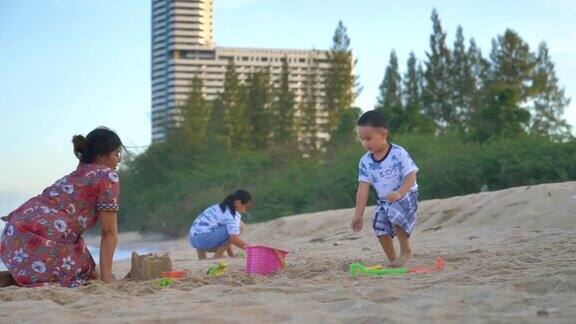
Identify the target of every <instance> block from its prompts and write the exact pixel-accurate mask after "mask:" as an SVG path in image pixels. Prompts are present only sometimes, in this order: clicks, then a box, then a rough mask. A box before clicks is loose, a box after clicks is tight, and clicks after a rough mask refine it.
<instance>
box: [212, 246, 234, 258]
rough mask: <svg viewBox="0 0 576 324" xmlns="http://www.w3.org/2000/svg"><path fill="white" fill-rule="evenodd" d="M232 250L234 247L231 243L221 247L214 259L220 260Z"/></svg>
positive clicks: (215, 253)
mask: <svg viewBox="0 0 576 324" xmlns="http://www.w3.org/2000/svg"><path fill="white" fill-rule="evenodd" d="M229 248H230V249H231V248H232V246H231V244H230V243H226V244H224V245H223V246H221V247H219V248H218V249H217V250H216V252H214V256H213V257H212V258H213V259H220V258H222V257H224V252H226V251H227V250H228V249H229Z"/></svg>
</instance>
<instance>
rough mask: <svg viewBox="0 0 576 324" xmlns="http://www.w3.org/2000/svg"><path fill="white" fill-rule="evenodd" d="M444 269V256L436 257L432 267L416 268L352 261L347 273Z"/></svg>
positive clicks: (379, 273) (391, 273)
mask: <svg viewBox="0 0 576 324" xmlns="http://www.w3.org/2000/svg"><path fill="white" fill-rule="evenodd" d="M442 270H444V258H442V257H439V258H437V259H436V264H435V266H434V267H416V268H384V267H383V266H381V265H374V266H365V265H363V264H362V263H356V262H355V263H352V264H350V268H349V269H348V274H349V275H351V276H356V275H360V274H363V275H369V276H385V275H400V274H407V273H433V272H439V271H442Z"/></svg>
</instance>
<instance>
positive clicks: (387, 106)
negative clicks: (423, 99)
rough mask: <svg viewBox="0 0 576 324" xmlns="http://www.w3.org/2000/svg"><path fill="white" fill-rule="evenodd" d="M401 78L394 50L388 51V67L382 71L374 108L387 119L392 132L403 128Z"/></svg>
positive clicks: (404, 120)
mask: <svg viewBox="0 0 576 324" xmlns="http://www.w3.org/2000/svg"><path fill="white" fill-rule="evenodd" d="M401 85H402V80H401V77H400V72H398V58H397V57H396V52H395V51H394V50H392V51H391V52H390V60H389V61H388V67H386V71H385V73H384V80H382V83H381V84H380V94H379V96H378V99H377V103H376V107H375V109H376V110H378V111H380V112H381V113H382V114H383V115H384V116H385V117H386V119H387V120H388V127H390V131H391V132H392V133H396V132H397V131H399V130H401V129H404V128H405V122H406V119H405V118H406V116H405V113H404V110H403V107H402V86H401Z"/></svg>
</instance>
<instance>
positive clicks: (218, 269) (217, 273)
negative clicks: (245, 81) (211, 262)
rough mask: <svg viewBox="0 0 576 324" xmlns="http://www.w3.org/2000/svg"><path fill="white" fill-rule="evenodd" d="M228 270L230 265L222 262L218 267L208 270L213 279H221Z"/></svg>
mask: <svg viewBox="0 0 576 324" xmlns="http://www.w3.org/2000/svg"><path fill="white" fill-rule="evenodd" d="M227 268H228V265H227V264H226V263H224V262H220V263H218V264H217V265H215V266H212V267H210V269H208V275H210V276H212V277H219V276H221V275H223V274H224V273H225V272H226V269H227Z"/></svg>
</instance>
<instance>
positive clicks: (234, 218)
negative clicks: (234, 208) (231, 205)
mask: <svg viewBox="0 0 576 324" xmlns="http://www.w3.org/2000/svg"><path fill="white" fill-rule="evenodd" d="M241 218H242V215H241V214H240V213H239V212H236V213H235V214H234V215H232V213H231V212H230V209H228V207H226V211H225V212H222V209H221V208H220V205H213V206H210V207H208V208H206V210H204V211H203V212H202V214H200V215H199V216H198V217H196V219H195V220H194V222H193V223H192V227H190V236H192V235H197V234H204V233H210V232H212V230H214V229H215V228H216V227H219V226H226V231H227V232H228V234H229V235H240V221H241Z"/></svg>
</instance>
